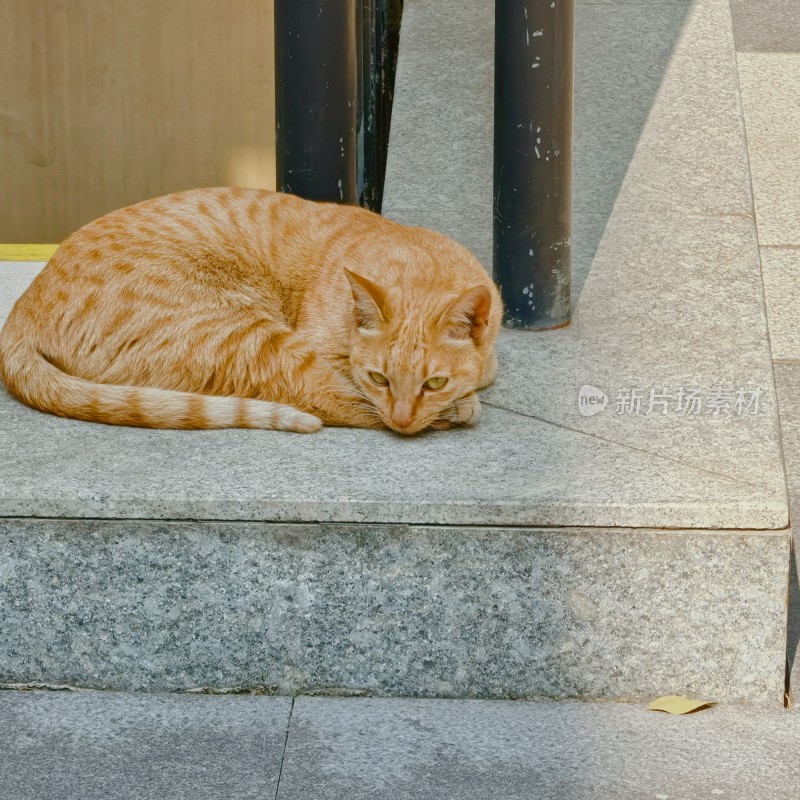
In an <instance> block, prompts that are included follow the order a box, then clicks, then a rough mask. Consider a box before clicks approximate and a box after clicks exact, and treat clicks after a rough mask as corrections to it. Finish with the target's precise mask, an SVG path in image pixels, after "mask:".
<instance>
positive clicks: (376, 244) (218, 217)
mask: <svg viewBox="0 0 800 800" xmlns="http://www.w3.org/2000/svg"><path fill="white" fill-rule="evenodd" d="M500 318H501V304H500V297H499V294H498V292H497V289H496V287H495V286H494V284H493V283H492V281H491V279H490V278H489V277H488V276H487V274H486V273H485V271H484V270H483V268H482V267H481V265H480V264H479V263H478V262H477V261H476V260H475V258H474V257H473V256H472V255H471V254H470V253H469V252H468V251H467V250H465V249H464V248H463V247H461V246H460V245H458V244H456V243H455V242H453V241H451V240H450V239H448V238H446V237H444V236H442V235H440V234H437V233H434V232H433V231H429V230H425V229H423V228H411V227H406V226H403V225H400V224H398V223H395V222H391V221H389V220H386V219H384V218H382V217H380V216H379V215H377V214H373V213H371V212H369V211H365V210H363V209H360V208H355V207H352V206H342V205H335V204H328V203H313V202H309V201H307V200H301V199H299V198H297V197H294V196H292V195H286V194H280V193H275V192H267V191H260V190H254V189H196V190H192V191H187V192H180V193H178V194H172V195H167V196H166V197H159V198H156V199H154V200H147V201H145V202H143V203H138V204H137V205H134V206H130V207H128V208H123V209H120V210H119V211H115V212H113V213H111V214H108V215H106V216H105V217H102V218H101V219H98V220H96V221H95V222H92V223H90V224H88V225H86V226H84V227H83V228H81V229H80V230H79V231H77V232H76V233H74V234H72V235H71V236H69V237H68V238H67V239H66V240H65V241H64V242H63V244H62V245H61V247H60V248H59V249H58V251H57V252H56V254H55V255H54V256H53V258H52V260H51V261H50V262H49V263H48V265H47V266H46V267H45V268H44V270H42V272H41V273H40V274H39V275H38V276H37V277H36V279H35V280H34V281H33V283H32V284H31V286H30V287H29V288H28V290H27V291H26V292H25V293H24V294H23V296H22V297H21V298H20V299H19V300H18V301H17V303H16V305H15V306H14V308H13V310H12V312H11V314H10V316H9V318H8V320H7V322H6V324H5V326H4V328H3V330H2V332H0V375H2V378H3V381H4V382H5V385H6V386H7V388H8V390H9V391H10V392H11V393H12V394H13V395H15V396H16V397H17V398H18V399H19V400H21V401H22V402H24V403H27V404H28V405H30V406H32V407H34V408H37V409H40V410H42V411H48V412H51V413H53V414H58V415H60V416H65V417H74V418H76V419H82V420H89V421H92V422H104V423H110V424H115V425H135V426H143V427H151V428H226V427H241V428H276V429H281V430H291V431H304V432H309V431H314V430H317V429H318V428H319V427H320V425H321V424H323V423H324V424H326V425H348V426H355V427H387V426H388V427H389V428H392V429H394V430H396V431H399V432H401V433H406V434H411V433H416V432H418V431H420V430H422V429H424V428H427V427H434V428H445V427H449V426H451V425H460V424H472V423H474V422H475V421H477V419H478V416H479V412H480V404H479V402H478V400H477V397H476V395H475V390H476V389H479V388H482V387H483V386H486V385H487V384H489V383H490V382H491V381H492V380H493V378H494V373H495V369H496V358H495V354H494V344H495V339H496V337H497V332H498V329H499V326H500Z"/></svg>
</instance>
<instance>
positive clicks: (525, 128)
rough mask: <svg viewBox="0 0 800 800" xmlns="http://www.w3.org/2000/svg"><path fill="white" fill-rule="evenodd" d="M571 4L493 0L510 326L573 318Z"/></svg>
mask: <svg viewBox="0 0 800 800" xmlns="http://www.w3.org/2000/svg"><path fill="white" fill-rule="evenodd" d="M574 11H575V9H574V0H496V1H495V110H494V269H495V278H496V280H497V282H498V283H499V285H500V290H501V294H502V296H503V303H504V305H505V316H504V320H503V322H504V324H505V325H506V326H507V327H509V328H522V329H526V330H544V329H547V328H558V327H561V326H563V325H566V324H567V323H569V318H570V317H569V314H570V237H571V228H572V221H571V216H572V68H573V36H574Z"/></svg>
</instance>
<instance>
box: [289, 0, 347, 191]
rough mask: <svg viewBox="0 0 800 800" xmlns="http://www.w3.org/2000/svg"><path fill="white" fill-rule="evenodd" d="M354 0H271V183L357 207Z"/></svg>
mask: <svg viewBox="0 0 800 800" xmlns="http://www.w3.org/2000/svg"><path fill="white" fill-rule="evenodd" d="M357 3H358V0H315V1H314V2H302V1H301V0H275V122H276V156H277V159H276V160H277V184H278V188H279V189H280V190H281V191H284V192H292V193H294V194H298V195H300V196H301V197H306V198H309V199H312V200H334V201H338V202H342V203H357V202H358V199H359V197H358V180H357V170H358V136H357V114H358V106H359V102H358V93H359V74H358V70H359V63H358V53H359V49H360V42H359V39H360V38H361V33H360V31H359V30H358V27H357V23H358V21H359V20H358V14H357V11H358V6H357Z"/></svg>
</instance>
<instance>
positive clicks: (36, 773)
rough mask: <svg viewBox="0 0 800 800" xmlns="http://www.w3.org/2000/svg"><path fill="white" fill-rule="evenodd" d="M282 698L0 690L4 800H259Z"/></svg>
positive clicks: (279, 725)
mask: <svg viewBox="0 0 800 800" xmlns="http://www.w3.org/2000/svg"><path fill="white" fill-rule="evenodd" d="M290 707H291V700H290V699H289V698H285V697H250V696H233V697H232V696H225V697H211V696H193V695H136V694H118V693H114V692H78V693H72V692H14V691H6V692H0V797H2V798H3V800H131V798H136V800H163V798H170V799H172V798H175V799H177V798H192V800H228V798H230V799H231V800H233V798H235V799H236V800H264V798H272V797H274V796H275V792H276V790H277V788H278V775H279V773H280V765H281V760H282V757H283V747H284V743H285V741H286V731H287V728H288V725H289V713H290Z"/></svg>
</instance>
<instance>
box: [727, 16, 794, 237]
mask: <svg viewBox="0 0 800 800" xmlns="http://www.w3.org/2000/svg"><path fill="white" fill-rule="evenodd" d="M798 13H800V11H798ZM739 74H740V78H741V85H742V104H743V107H744V113H745V120H746V122H747V141H748V146H749V151H750V167H751V170H752V173H753V195H754V197H755V208H756V215H757V217H758V237H759V241H760V242H761V244H762V245H765V244H766V245H784V244H800V216H798V214H797V209H798V207H799V206H800V103H798V101H797V96H798V88H797V87H798V86H799V85H800V52H795V53H739Z"/></svg>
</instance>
